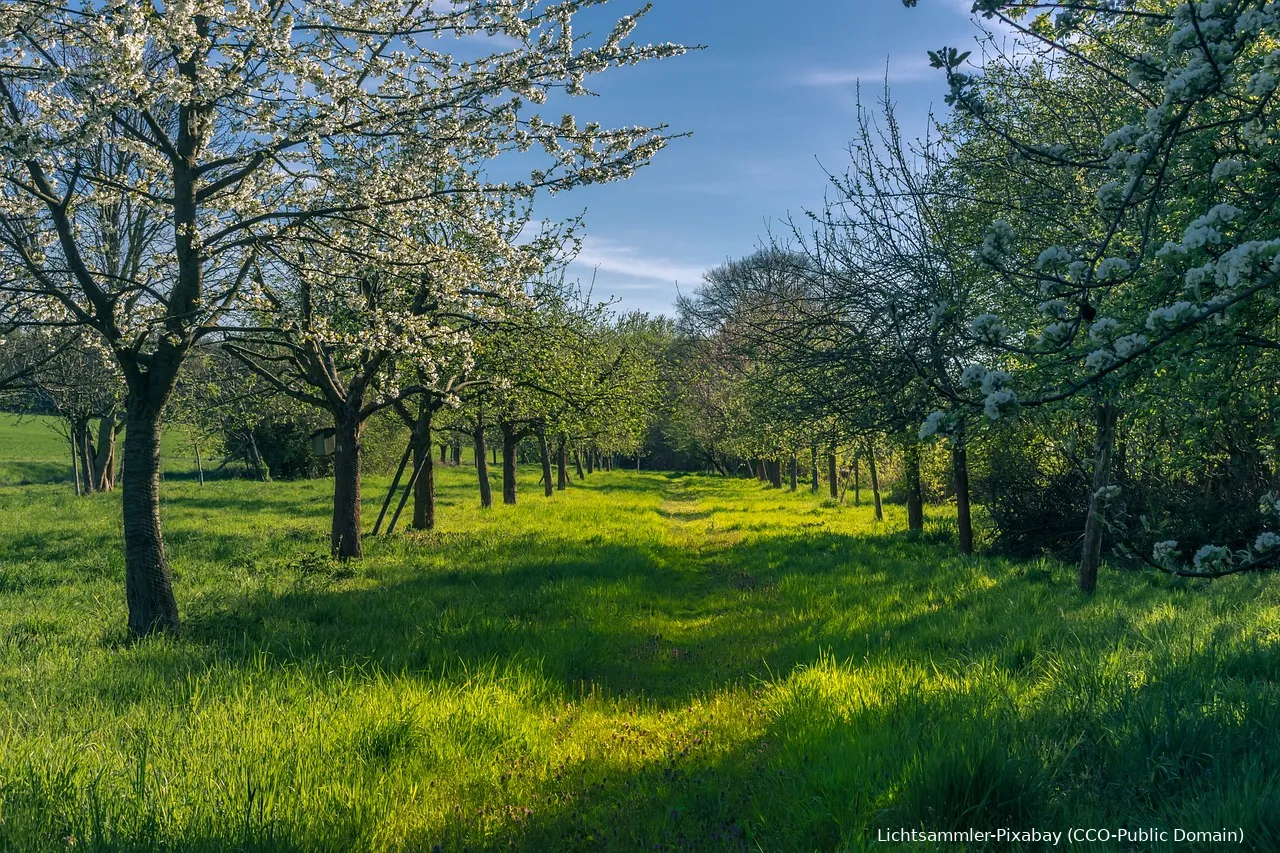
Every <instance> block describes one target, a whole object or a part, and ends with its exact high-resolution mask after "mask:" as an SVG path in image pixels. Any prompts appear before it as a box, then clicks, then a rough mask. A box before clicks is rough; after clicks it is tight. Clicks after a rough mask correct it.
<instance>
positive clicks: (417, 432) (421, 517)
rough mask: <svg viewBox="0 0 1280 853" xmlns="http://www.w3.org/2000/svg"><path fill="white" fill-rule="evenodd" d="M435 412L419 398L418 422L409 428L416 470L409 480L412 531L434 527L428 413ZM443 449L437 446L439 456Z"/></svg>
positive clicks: (432, 462) (432, 475) (434, 516)
mask: <svg viewBox="0 0 1280 853" xmlns="http://www.w3.org/2000/svg"><path fill="white" fill-rule="evenodd" d="M435 411H436V410H435V407H434V406H433V405H432V404H431V401H429V400H426V399H423V400H421V401H419V403H418V422H417V423H416V424H414V430H413V431H414V436H413V439H414V444H413V465H414V470H415V471H417V472H418V478H417V479H416V480H414V481H413V525H412V527H413V529H414V530H435V527H436V470H435V463H434V461H433V460H432V458H431V416H432V415H434V414H435ZM447 448H448V445H446V444H442V445H440V455H441V457H443V456H444V454H445V453H446V452H447ZM441 461H444V460H443V459H442V460H441Z"/></svg>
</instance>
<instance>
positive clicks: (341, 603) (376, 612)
mask: <svg viewBox="0 0 1280 853" xmlns="http://www.w3.org/2000/svg"><path fill="white" fill-rule="evenodd" d="M520 475H521V477H522V478H523V479H524V480H526V484H527V485H529V486H531V485H532V483H533V482H534V481H535V480H536V478H537V476H538V472H537V471H536V469H532V468H530V469H522V470H521V472H520ZM438 476H439V479H440V501H441V506H440V529H439V530H437V531H435V532H433V533H429V534H411V535H406V536H398V537H396V538H393V539H389V540H388V539H377V540H370V541H369V542H368V549H367V550H368V556H367V558H366V559H365V560H364V561H362V562H360V563H358V564H352V565H348V566H342V565H340V564H338V563H335V562H332V561H331V560H330V559H329V558H328V556H327V554H328V548H327V521H328V506H327V496H328V492H329V484H328V483H325V482H318V481H298V482H292V483H255V482H246V481H219V482H211V483H210V484H208V485H207V486H205V487H204V488H203V489H202V488H200V487H198V486H196V485H195V484H194V483H193V482H191V481H186V480H182V481H179V480H168V481H166V483H165V487H164V498H163V502H162V507H163V510H162V511H163V512H164V515H165V523H166V530H167V532H168V546H169V553H170V555H171V557H172V560H173V567H174V572H175V574H176V575H177V577H178V579H179V581H180V583H179V584H178V591H179V596H180V598H181V604H182V606H183V609H184V612H185V613H186V614H187V617H186V622H185V624H184V631H183V634H182V635H181V636H180V637H178V638H169V639H165V638H156V639H151V640H146V641H141V642H129V641H128V640H127V639H126V637H125V633H124V631H123V629H122V628H121V625H122V623H123V621H124V619H123V610H124V602H123V601H122V600H121V599H122V596H121V595H120V586H121V584H120V579H121V576H122V574H123V571H124V565H123V559H122V557H121V549H120V541H119V538H120V534H119V528H118V522H117V518H118V512H119V504H118V495H115V494H103V495H97V496H95V497H92V498H86V499H74V498H72V497H71V495H70V493H69V490H68V489H67V488H66V487H65V486H32V487H24V488H21V489H16V488H0V515H2V516H3V517H4V518H5V519H6V525H5V526H4V527H3V528H2V529H0V728H2V729H3V730H4V731H5V732H6V735H5V737H4V738H0V849H3V850H14V851H23V853H28V851H34V853H38V852H39V851H46V850H47V851H53V850H58V851H63V850H66V849H68V846H69V845H70V843H71V840H72V839H74V843H75V846H76V848H77V849H89V850H172V849H182V850H210V851H212V850H227V849H238V850H261V851H266V850H272V851H275V850H285V851H294V850H296V851H303V850H305V851H317V850H320V851H323V850H334V851H338V850H342V851H345V850H353V849H360V850H423V849H426V850H430V849H432V848H433V847H434V846H436V845H439V847H440V848H441V849H444V850H454V849H462V848H463V847H468V848H470V849H473V850H488V849H495V850H496V849H500V848H501V849H508V848H510V847H514V848H515V849H525V850H534V851H542V850H575V849H576V850H599V849H606V850H636V849H654V848H655V847H657V848H663V849H671V848H677V849H679V848H685V849H699V850H704V849H706V850H747V849H766V850H813V849H862V848H864V847H866V846H868V845H869V844H871V843H873V840H874V837H875V832H876V830H877V829H878V828H879V827H888V826H900V825H906V826H915V825H921V826H923V825H927V826H929V827H933V828H941V827H942V826H943V825H948V826H962V825H964V823H965V822H966V821H973V822H975V823H986V824H990V825H1006V824H1010V825H1023V826H1027V825H1033V824H1034V825H1037V826H1066V825H1099V826H1102V825H1114V824H1115V823H1117V822H1124V823H1126V824H1128V825H1134V824H1137V823H1140V824H1142V825H1162V826H1200V827H1206V826H1242V827H1244V829H1245V831H1246V832H1247V833H1249V835H1248V838H1249V843H1250V845H1251V846H1254V847H1256V848H1258V849H1265V848H1270V847H1273V846H1275V845H1276V844H1277V843H1280V826H1277V824H1276V817H1275V816H1276V815H1277V814H1280V785H1278V784H1277V783H1276V782H1275V780H1276V779H1277V778H1280V773H1278V771H1280V735H1277V732H1280V711H1277V709H1278V708H1280V701H1278V700H1280V692H1278V688H1277V687H1276V682H1275V675H1276V672H1277V668H1276V664H1275V660H1276V659H1277V652H1276V647H1275V631H1274V625H1275V621H1276V618H1277V614H1278V613H1280V593H1278V592H1277V591H1276V589H1275V588H1274V587H1273V586H1269V585H1267V584H1266V583H1265V582H1264V581H1263V580H1261V579H1259V578H1254V577H1240V578H1233V579H1229V580H1227V581H1224V582H1218V583H1214V584H1211V585H1209V584H1203V583H1191V582H1185V581H1172V580H1165V579H1160V578H1157V579H1147V578H1143V577H1138V576H1133V575H1123V574H1118V575H1116V576H1114V577H1112V578H1109V579H1108V587H1109V590H1110V592H1109V594H1108V595H1107V596H1100V597H1096V598H1086V597H1083V596H1081V595H1079V594H1077V593H1076V592H1074V591H1073V590H1072V589H1070V585H1069V583H1068V582H1067V579H1068V570H1067V569H1065V568H1064V567H1062V566H1060V565H1058V564H1055V563H1052V562H1011V561H1005V560H1000V559H977V560H964V559H960V558H956V557H954V556H952V555H951V553H950V548H949V547H948V546H947V545H945V544H937V543H935V542H934V541H932V537H930V536H928V535H926V536H923V537H914V538H912V537H907V536H906V535H905V532H904V528H905V519H904V515H903V512H902V511H901V510H900V509H899V508H897V507H889V508H888V510H887V520H886V522H885V523H883V524H881V525H877V524H875V523H874V522H873V520H872V516H871V510H870V508H868V507H864V508H861V509H854V508H850V507H838V506H827V505H825V504H824V503H822V502H820V499H819V498H818V497H813V496H811V495H809V494H808V493H807V492H801V493H800V494H798V495H791V494H786V493H779V492H776V491H767V490H764V489H762V487H761V486H760V485H759V484H757V483H755V482H753V481H744V480H726V479H720V478H702V477H673V476H667V475H659V474H636V473H632V472H621V471H619V472H613V473H608V474H597V475H594V476H592V477H591V478H589V479H588V480H587V481H586V482H585V483H578V482H576V481H575V482H574V484H573V485H572V486H571V488H570V490H569V491H567V492H565V493H558V494H557V495H556V496H555V497H553V498H552V499H550V500H545V501H544V500H541V499H531V500H526V501H525V502H523V503H521V504H520V505H518V506H515V507H500V508H498V509H497V510H495V511H489V512H482V511H480V510H479V509H478V508H475V506H474V504H475V501H474V495H473V490H474V484H473V483H472V482H471V481H472V478H473V476H474V474H473V472H472V471H470V470H468V469H466V468H463V469H449V468H445V469H442V470H440V471H438ZM383 485H385V483H384V482H383V481H381V480H380V479H379V478H371V482H370V483H369V487H368V488H367V489H366V492H365V494H366V496H367V498H368V500H369V502H370V507H371V506H372V504H373V502H375V501H376V500H378V499H379V497H380V495H379V494H378V493H379V492H380V491H381V487H382V486H383ZM370 507H366V510H368V509H369V508H370ZM369 514H370V513H368V512H367V513H366V515H369ZM947 522H948V518H947V517H946V515H945V514H937V513H935V514H931V516H930V518H929V526H930V527H934V526H941V525H945V524H946V523H947ZM922 849H923V848H922ZM1157 849H1158V848H1157Z"/></svg>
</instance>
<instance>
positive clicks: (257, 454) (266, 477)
mask: <svg viewBox="0 0 1280 853" xmlns="http://www.w3.org/2000/svg"><path fill="white" fill-rule="evenodd" d="M249 461H251V462H252V463H253V467H254V469H255V470H257V472H258V479H260V480H262V482H264V483H266V482H269V481H270V480H271V471H270V470H269V469H268V468H267V466H266V464H264V463H263V461H262V451H260V450H258V438H257V436H255V435H254V434H253V430H249ZM336 464H337V463H336V462H335V466H336Z"/></svg>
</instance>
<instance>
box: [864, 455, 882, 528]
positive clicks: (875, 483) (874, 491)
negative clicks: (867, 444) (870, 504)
mask: <svg viewBox="0 0 1280 853" xmlns="http://www.w3.org/2000/svg"><path fill="white" fill-rule="evenodd" d="M867 468H868V469H869V470H870V472H871V497H872V499H873V501H874V503H875V506H876V521H884V506H883V505H882V504H881V503H880V475H879V474H878V473H877V472H876V452H875V450H874V449H871V448H868V449H867Z"/></svg>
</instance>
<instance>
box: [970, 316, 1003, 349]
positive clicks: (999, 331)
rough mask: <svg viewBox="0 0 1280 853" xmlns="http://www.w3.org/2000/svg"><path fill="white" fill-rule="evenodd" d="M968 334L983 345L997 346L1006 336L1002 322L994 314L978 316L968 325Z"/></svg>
mask: <svg viewBox="0 0 1280 853" xmlns="http://www.w3.org/2000/svg"><path fill="white" fill-rule="evenodd" d="M969 334H971V335H973V337H975V338H977V339H978V340H980V341H983V342H985V343H990V344H998V343H1000V341H1002V340H1004V336H1005V334H1006V330H1005V326H1004V321H1002V320H1001V319H1000V317H999V316H997V315H996V314H979V315H978V316H977V317H974V318H973V321H972V322H971V323H970V324H969Z"/></svg>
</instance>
